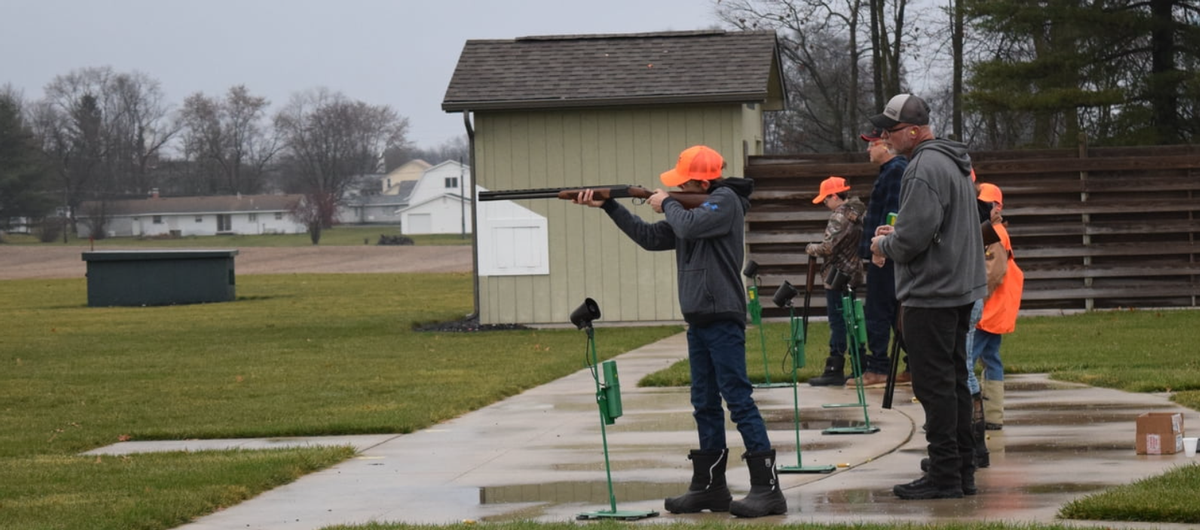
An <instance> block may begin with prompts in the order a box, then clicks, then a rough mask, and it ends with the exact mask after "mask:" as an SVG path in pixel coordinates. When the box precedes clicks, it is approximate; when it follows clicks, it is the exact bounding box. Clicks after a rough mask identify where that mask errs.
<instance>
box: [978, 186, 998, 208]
mask: <svg viewBox="0 0 1200 530" xmlns="http://www.w3.org/2000/svg"><path fill="white" fill-rule="evenodd" d="M979 200H981V201H983V202H994V203H996V204H1000V205H1003V204H1004V194H1003V193H1000V188H999V187H997V186H996V185H995V184H989V183H987V182H984V183H982V184H980V185H979Z"/></svg>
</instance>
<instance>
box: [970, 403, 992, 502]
mask: <svg viewBox="0 0 1200 530" xmlns="http://www.w3.org/2000/svg"><path fill="white" fill-rule="evenodd" d="M985 417H986V415H985V414H984V412H983V395H981V394H973V395H972V396H971V433H972V434H974V435H975V467H977V468H980V469H982V468H985V467H988V466H990V465H992V459H991V455H990V454H989V453H988V446H987V430H986V424H985V422H984V418H985ZM964 491H965V490H964Z"/></svg>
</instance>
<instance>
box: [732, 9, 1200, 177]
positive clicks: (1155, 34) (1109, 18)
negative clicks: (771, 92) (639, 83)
mask: <svg viewBox="0 0 1200 530" xmlns="http://www.w3.org/2000/svg"><path fill="white" fill-rule="evenodd" d="M715 4H716V10H717V14H718V17H719V18H720V19H721V20H722V21H723V22H724V23H726V24H728V25H730V26H732V27H734V28H739V29H770V30H774V31H776V32H777V34H778V35H779V39H780V43H781V55H782V60H783V63H784V64H783V65H782V68H783V70H784V75H785V76H786V78H787V81H788V83H789V85H790V88H791V94H792V96H793V98H792V100H791V102H790V105H789V108H788V109H787V110H786V111H784V112H780V113H774V115H771V116H769V117H768V123H769V125H768V131H767V137H766V138H767V143H768V149H769V151H770V152H772V153H780V154H783V153H797V152H814V153H816V152H837V151H852V150H858V149H860V148H861V144H860V143H856V139H857V138H858V135H859V133H860V132H862V131H861V128H863V127H865V124H866V123H867V120H866V118H867V117H868V116H870V115H872V114H876V113H878V112H880V111H881V110H882V109H883V106H884V105H885V104H886V103H887V100H888V98H890V97H891V96H893V95H895V94H899V93H904V92H916V91H918V90H919V92H920V93H919V95H921V96H922V97H923V98H924V99H925V100H926V101H928V102H929V103H930V105H931V106H932V107H933V111H934V113H935V116H934V118H935V124H936V125H937V130H936V133H937V134H938V135H939V136H946V137H953V138H957V139H959V140H961V141H964V142H966V143H967V144H968V145H970V146H971V147H972V148H973V149H993V150H994V149H1013V148H1055V147H1075V146H1077V145H1079V143H1080V142H1081V138H1086V141H1087V143H1089V144H1091V145H1163V144H1181V143H1191V142H1193V141H1194V140H1195V138H1196V134H1197V127H1198V126H1200V125H1198V124H1197V123H1196V119H1195V117H1196V116H1195V115H1196V111H1197V105H1198V103H1200V75H1197V72H1198V66H1200V64H1198V63H1200V8H1198V7H1197V5H1196V4H1197V2H1195V1H1194V0H1033V1H1030V0H912V1H910V0H717V1H716V2H715Z"/></svg>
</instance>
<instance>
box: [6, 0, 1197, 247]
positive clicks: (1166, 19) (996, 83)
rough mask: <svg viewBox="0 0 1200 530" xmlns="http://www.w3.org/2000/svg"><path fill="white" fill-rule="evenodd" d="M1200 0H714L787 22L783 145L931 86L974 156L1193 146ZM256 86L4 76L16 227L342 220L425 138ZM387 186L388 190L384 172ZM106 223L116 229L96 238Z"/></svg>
mask: <svg viewBox="0 0 1200 530" xmlns="http://www.w3.org/2000/svg"><path fill="white" fill-rule="evenodd" d="M1195 4H1196V2H1194V1H1192V0H1032V1H1031V0H911V1H910V0H715V6H716V14H717V17H718V18H719V19H720V20H721V22H722V24H724V25H725V26H727V27H730V28H732V29H743V30H752V29H759V30H763V29H766V30H772V31H775V32H776V33H777V34H778V36H779V40H780V44H781V46H780V53H781V59H782V64H781V68H782V70H783V75H784V76H786V78H787V81H788V84H789V88H790V93H791V95H792V97H791V98H790V101H789V106H788V108H786V109H785V110H784V111H782V112H774V113H768V117H767V130H766V135H765V140H766V149H767V151H768V152H769V153H803V152H814V153H819V152H844V151H856V150H860V149H861V148H862V146H861V143H860V142H858V141H857V138H858V135H859V133H860V132H862V129H863V128H864V127H865V124H866V123H867V119H866V118H867V117H868V116H870V115H872V114H875V113H878V112H880V111H881V110H882V108H883V106H884V104H886V102H887V100H888V98H890V97H891V96H892V95H895V94H898V93H902V92H913V91H918V89H919V92H920V95H921V96H922V97H923V98H924V99H925V100H926V101H929V102H930V104H931V105H932V107H933V110H934V120H935V121H934V123H935V124H936V125H937V130H936V131H935V132H936V133H937V134H938V135H939V136H945V137H951V138H956V139H959V140H962V141H964V142H966V143H967V144H968V145H969V146H971V148H972V149H993V150H994V149H1013V148H1054V147H1075V146H1077V145H1079V143H1080V142H1081V141H1082V139H1086V141H1087V142H1088V143H1089V144H1091V145H1161V144H1178V143H1191V142H1193V141H1194V139H1195V138H1196V134H1197V127H1200V125H1198V124H1197V120H1196V114H1197V109H1198V107H1200V75H1198V70H1200V68H1198V67H1200V8H1198V7H1197V6H1196V5H1195ZM269 105H270V102H269V101H268V100H267V99H266V98H264V97H261V96H257V95H255V94H253V93H252V92H251V91H250V90H249V89H248V88H246V87H245V86H234V87H231V88H230V89H229V90H228V91H227V92H226V93H225V94H222V95H218V96H212V95H206V94H201V93H196V94H192V95H190V96H188V97H187V98H186V99H185V100H184V101H183V103H182V104H181V105H180V106H179V107H178V108H177V109H174V108H172V107H171V106H170V105H169V104H168V103H167V102H166V101H165V100H164V97H163V94H162V91H161V89H160V88H159V83H158V82H157V81H156V80H155V79H153V78H151V77H150V76H148V75H146V74H143V73H140V72H115V71H113V70H112V69H111V68H107V67H99V68H83V69H79V70H74V71H71V72H69V73H67V74H64V75H60V76H57V77H55V78H54V79H53V80H52V81H51V82H50V83H49V84H48V85H47V86H46V88H45V96H44V97H43V98H42V99H40V100H36V101H30V102H25V101H23V99H22V97H21V95H20V94H18V93H16V92H15V91H14V90H12V89H11V88H6V89H0V225H2V224H3V223H4V222H5V221H6V220H7V219H9V218H12V217H32V218H39V217H44V216H47V215H50V213H51V212H53V211H54V210H55V209H57V211H59V212H66V213H68V214H74V213H75V212H77V211H78V208H79V207H80V205H81V204H82V203H83V202H85V201H90V202H89V203H90V204H103V201H105V200H112V199H120V198H129V197H145V196H146V194H147V193H148V192H149V191H150V190H151V189H158V190H160V191H161V192H162V193H164V194H170V195H178V196H183V195H212V194H233V193H244V194H253V193H261V192H275V191H279V192H289V193H303V194H304V195H305V196H306V205H307V206H308V207H309V208H310V209H311V210H312V211H311V212H310V215H309V217H310V218H311V222H313V223H318V224H319V225H324V226H328V224H329V223H330V222H331V220H332V216H333V212H334V209H335V208H336V205H337V203H338V202H339V201H341V200H343V199H344V197H345V196H346V194H347V193H349V192H351V191H352V190H353V189H354V187H355V186H356V185H358V184H357V183H356V182H355V178H354V177H355V176H357V175H362V174H368V173H375V172H377V171H379V169H380V167H379V166H380V163H381V157H382V159H383V162H384V163H385V164H386V167H385V168H384V169H391V168H392V167H395V166H398V165H399V164H401V163H403V162H404V161H407V160H408V159H411V158H417V157H421V158H425V159H426V160H427V161H430V162H433V163H436V162H439V161H442V160H447V159H460V160H462V159H464V158H465V156H466V155H467V153H466V150H467V146H466V142H465V139H458V140H455V141H453V142H450V143H448V144H446V145H444V146H442V147H440V148H438V149H433V150H425V151H422V150H418V149H416V148H414V147H413V145H412V144H411V142H410V141H409V139H408V120H407V119H406V118H404V117H403V116H400V115H399V114H397V113H396V111H395V110H393V109H391V108H389V107H387V106H381V105H371V104H367V103H364V102H361V101H356V100H353V99H351V98H349V97H347V96H345V95H344V94H341V93H339V92H332V91H330V90H328V89H324V88H316V89H311V90H307V91H304V92H300V93H298V94H295V95H294V96H293V97H292V98H291V99H290V100H289V101H288V102H287V103H286V105H284V106H283V107H282V109H281V110H279V111H278V112H276V113H274V114H269V113H268V107H269ZM371 185H372V186H374V183H371ZM97 235H103V234H102V233H98V234H97Z"/></svg>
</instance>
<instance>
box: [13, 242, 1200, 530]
mask: <svg viewBox="0 0 1200 530" xmlns="http://www.w3.org/2000/svg"><path fill="white" fill-rule="evenodd" d="M218 239H219V238H218ZM470 289H471V277H470V275H468V274H440V275H431V274H422V275H398V274H379V275H369V274H363V275H271V276H253V275H252V276H245V277H243V278H239V285H238V294H239V297H238V300H237V301H235V302H229V303H222V304H205V305H188V306H172V307H150V308H89V307H86V285H85V282H84V280H82V279H69V280H12V281H4V282H0V300H3V301H4V303H3V304H0V319H2V321H3V322H7V323H13V324H12V325H9V326H6V329H5V333H3V334H0V365H3V369H0V411H3V414H0V529H8V528H14V529H17V528H20V529H25V528H101V529H108V528H111V529H126V528H141V529H158V528H171V527H174V526H178V525H179V524H182V523H184V522H186V521H189V520H191V519H193V518H195V517H197V516H200V515H203V514H206V513H210V512H212V511H214V510H218V509H220V508H221V507H224V506H229V505H232V504H235V503H237V502H240V501H242V500H244V499H247V498H250V497H252V496H254V495H256V494H258V493H259V492H261V491H264V490H266V489H270V488H272V487H275V486H277V485H279V484H283V483H287V482H289V481H291V480H294V479H295V478H297V477H299V476H302V475H304V474H306V473H309V472H312V471H314V470H318V469H322V468H324V467H328V466H329V465H332V464H334V463H336V462H339V461H341V460H344V459H345V458H348V457H349V456H350V455H351V453H352V451H351V450H350V449H348V448H323V449H322V448H307V449H289V450H276V451H215V452H197V453H173V454H157V455H133V456H128V457H103V458H96V457H81V456H76V455H77V454H78V453H79V452H81V451H85V450H88V449H92V448H95V447H99V446H103V445H107V444H110V443H114V442H117V441H121V440H151V439H183V438H225V437H249V436H289V435H316V434H352V433H394V432H411V431H414V430H417V429H421V428H424V427H428V426H430V425H433V424H436V423H438V422H441V421H444V420H446V419H449V418H453V417H456V416H458V415H461V414H463V413H465V412H467V411H470V410H473V409H477V408H479V407H482V406H485V405H487V404H490V403H493V402H495V401H497V400H499V399H502V398H504V397H507V396H510V395H513V394H516V393H519V392H521V391H523V390H525V389H528V388H531V387H534V386H537V385H539V384H542V383H545V382H547V381H550V380H553V379H555V378H558V377H561V376H563V375H566V374H568V373H571V372H574V371H576V370H578V369H580V368H581V367H583V366H584V365H585V361H584V359H583V356H582V355H581V353H580V351H579V350H580V347H579V345H580V340H581V339H580V332H578V331H576V330H573V329H558V330H519V331H505V332H487V333H468V334H454V333H418V332H414V331H412V324H413V323H415V322H430V321H437V320H451V319H456V318H458V317H460V316H462V315H463V314H464V313H466V312H467V311H469V309H470V308H469V307H467V306H464V305H462V303H463V301H469V300H470V299H471V296H470ZM468 303H469V302H468ZM564 319H565V315H564ZM1198 324H1200V313H1197V312H1194V311H1120V312H1104V313H1092V314H1084V315H1075V316H1069V317H1038V318H1023V319H1021V321H1020V323H1019V325H1018V331H1017V333H1015V334H1013V335H1011V336H1008V337H1007V338H1006V339H1005V342H1004V347H1003V351H1004V357H1005V362H1006V365H1007V368H1008V371H1009V372H1012V373H1017V372H1042V371H1049V372H1052V373H1053V374H1054V375H1055V377H1057V378H1060V379H1066V380H1072V381H1082V382H1085V383H1089V384H1094V385H1102V386H1111V387H1115V388H1123V389H1129V390H1135V391H1157V390H1173V391H1178V392H1179V393H1178V394H1176V400H1177V401H1179V402H1180V403H1183V404H1185V405H1188V406H1191V407H1193V408H1196V406H1197V404H1198V403H1200V370H1197V369H1196V364H1197V361H1196V360H1195V359H1194V348H1193V347H1191V345H1193V344H1196V343H1197V341H1198V340H1200V325H1198ZM787 329H788V325H787V323H779V322H776V323H770V324H768V325H767V326H766V327H765V330H764V331H765V335H766V337H767V341H768V345H769V347H768V352H769V353H770V358H769V360H768V362H767V366H768V367H769V369H770V370H771V376H772V380H773V381H781V380H784V379H786V378H787V377H789V376H790V374H789V373H787V372H786V371H785V370H784V369H783V366H784V359H783V358H782V354H781V353H780V352H781V351H782V348H781V347H780V345H781V344H782V341H783V337H784V335H785V334H786V332H787ZM680 330H681V328H679V327H677V326H664V327H631V328H606V329H605V338H604V341H602V342H601V343H599V344H598V346H599V348H600V349H599V352H598V353H599V356H600V357H601V358H610V357H612V356H614V355H616V354H618V353H620V352H624V351H627V350H629V349H632V348H635V347H637V346H640V345H643V344H646V343H649V342H652V341H654V340H657V339H659V338H663V337H666V336H668V335H671V334H673V333H677V332H679V331H680ZM758 336H759V335H758V331H757V329H755V328H751V329H750V330H748V335H747V339H748V341H747V342H748V344H747V346H748V358H749V366H750V369H751V372H752V373H755V374H756V375H755V378H756V379H757V380H762V379H764V377H763V375H762V371H763V363H762V360H761V359H762V353H761V349H760V347H759V342H758ZM827 340H828V327H827V326H826V325H825V324H824V323H821V322H813V323H812V324H811V326H810V336H809V340H808V343H809V347H808V348H807V349H808V351H809V353H808V354H807V357H808V359H807V363H806V364H807V367H806V368H805V369H804V370H803V371H802V373H801V376H800V377H801V379H806V378H807V377H809V376H811V375H815V374H816V372H817V370H818V369H819V368H820V366H821V364H822V363H823V358H824V355H825V347H824V344H825V342H826V341H827ZM497 358H503V359H504V361H505V363H506V366H509V367H519V368H520V369H519V370H504V371H500V370H494V369H491V368H492V366H494V364H495V362H496V359H497ZM1164 367H1170V369H1166V368H1164ZM686 376H687V371H686V363H680V364H678V365H676V366H673V367H672V368H671V369H669V370H667V371H665V372H664V373H660V374H657V375H656V376H655V377H656V378H659V379H661V380H660V381H658V382H655V381H653V380H646V381H643V382H640V384H643V385H645V384H686V381H687V379H686ZM1198 489H1200V476H1197V473H1195V472H1190V471H1189V472H1180V473H1170V474H1168V475H1164V476H1162V477H1156V478H1152V479H1148V480H1146V481H1142V482H1139V483H1137V484H1133V485H1129V486H1126V487H1122V488H1116V489H1113V490H1110V491H1107V492H1103V493H1100V494H1097V495H1093V496H1089V497H1086V498H1084V499H1081V500H1079V501H1076V502H1075V503H1072V504H1071V505H1070V506H1068V507H1065V508H1064V512H1063V513H1064V515H1067V516H1069V517H1072V518H1081V519H1088V518H1091V519H1118V520H1143V521H1164V522H1174V521H1178V520H1181V519H1179V518H1180V517H1182V518H1183V519H1182V520H1186V521H1189V522H1197V521H1200V516H1198V515H1196V514H1195V513H1194V512H1192V511H1188V510H1185V509H1184V508H1179V507H1181V506H1190V504H1189V503H1192V492H1194V491H1197V490H1198ZM604 524H605V525H606V526H608V525H609V524H608V523H604ZM613 524H617V523H613ZM737 524H738V526H742V523H740V522H739V523H737ZM564 525H570V527H571V528H575V527H576V525H574V524H572V523H564ZM499 526H504V527H506V528H514V529H516V528H521V529H523V528H534V527H537V528H542V527H547V526H549V527H554V526H556V525H553V524H552V525H535V524H531V523H505V524H503V525H499ZM558 526H563V525H558ZM622 526H624V525H622ZM695 526H696V525H691V524H689V525H688V528H694V527H695ZM700 526H713V527H718V526H719V527H720V528H727V527H728V525H726V524H725V523H722V522H705V523H701V524H700ZM750 526H756V525H754V524H750ZM772 526H774V525H772ZM852 526H853V527H854V528H908V527H910V526H909V525H899V526H891V525H852ZM355 528H409V527H408V526H407V525H373V526H360V527H355ZM848 528H849V527H848ZM938 528H966V529H988V528H996V529H1001V528H1004V529H1008V528H1055V527H1053V526H1038V525H1026V524H1016V525H1004V524H998V523H989V524H982V523H976V524H964V525H943V526H939V527H938Z"/></svg>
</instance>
